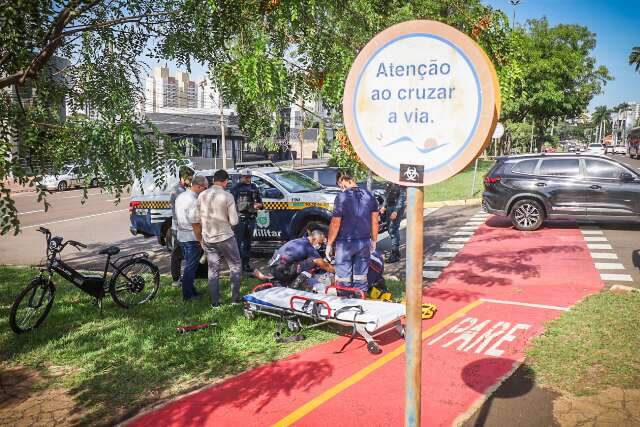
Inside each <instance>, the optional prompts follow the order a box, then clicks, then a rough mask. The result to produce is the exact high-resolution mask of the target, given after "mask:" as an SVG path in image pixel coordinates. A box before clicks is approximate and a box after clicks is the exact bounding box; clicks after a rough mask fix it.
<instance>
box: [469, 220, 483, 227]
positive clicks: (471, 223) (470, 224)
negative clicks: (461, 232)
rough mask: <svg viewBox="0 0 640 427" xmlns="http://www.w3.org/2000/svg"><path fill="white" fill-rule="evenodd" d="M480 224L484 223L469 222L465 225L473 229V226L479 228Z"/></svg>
mask: <svg viewBox="0 0 640 427" xmlns="http://www.w3.org/2000/svg"><path fill="white" fill-rule="evenodd" d="M482 224H484V221H469V222H467V223H466V224H465V225H467V226H469V227H473V226H474V225H477V226H481V225H482Z"/></svg>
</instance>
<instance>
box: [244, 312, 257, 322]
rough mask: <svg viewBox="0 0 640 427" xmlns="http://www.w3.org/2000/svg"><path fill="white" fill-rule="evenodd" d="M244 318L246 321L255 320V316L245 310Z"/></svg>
mask: <svg viewBox="0 0 640 427" xmlns="http://www.w3.org/2000/svg"><path fill="white" fill-rule="evenodd" d="M244 317H245V318H246V319H247V320H253V319H255V318H256V314H255V313H254V312H253V311H251V310H245V311H244Z"/></svg>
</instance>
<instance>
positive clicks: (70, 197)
mask: <svg viewBox="0 0 640 427" xmlns="http://www.w3.org/2000/svg"><path fill="white" fill-rule="evenodd" d="M78 191H81V190H78ZM100 194H104V193H87V197H89V196H98V195H100ZM78 197H83V195H82V194H80V195H79V196H65V197H62V198H63V199H77V198H78Z"/></svg>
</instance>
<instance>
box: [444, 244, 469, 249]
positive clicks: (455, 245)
mask: <svg viewBox="0 0 640 427" xmlns="http://www.w3.org/2000/svg"><path fill="white" fill-rule="evenodd" d="M440 247H441V248H443V249H462V248H464V245H462V244H459V243H445V244H443V245H442V246H440Z"/></svg>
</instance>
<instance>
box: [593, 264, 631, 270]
mask: <svg viewBox="0 0 640 427" xmlns="http://www.w3.org/2000/svg"><path fill="white" fill-rule="evenodd" d="M596 268H597V269H598V270H624V265H622V264H620V263H619V262H596Z"/></svg>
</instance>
